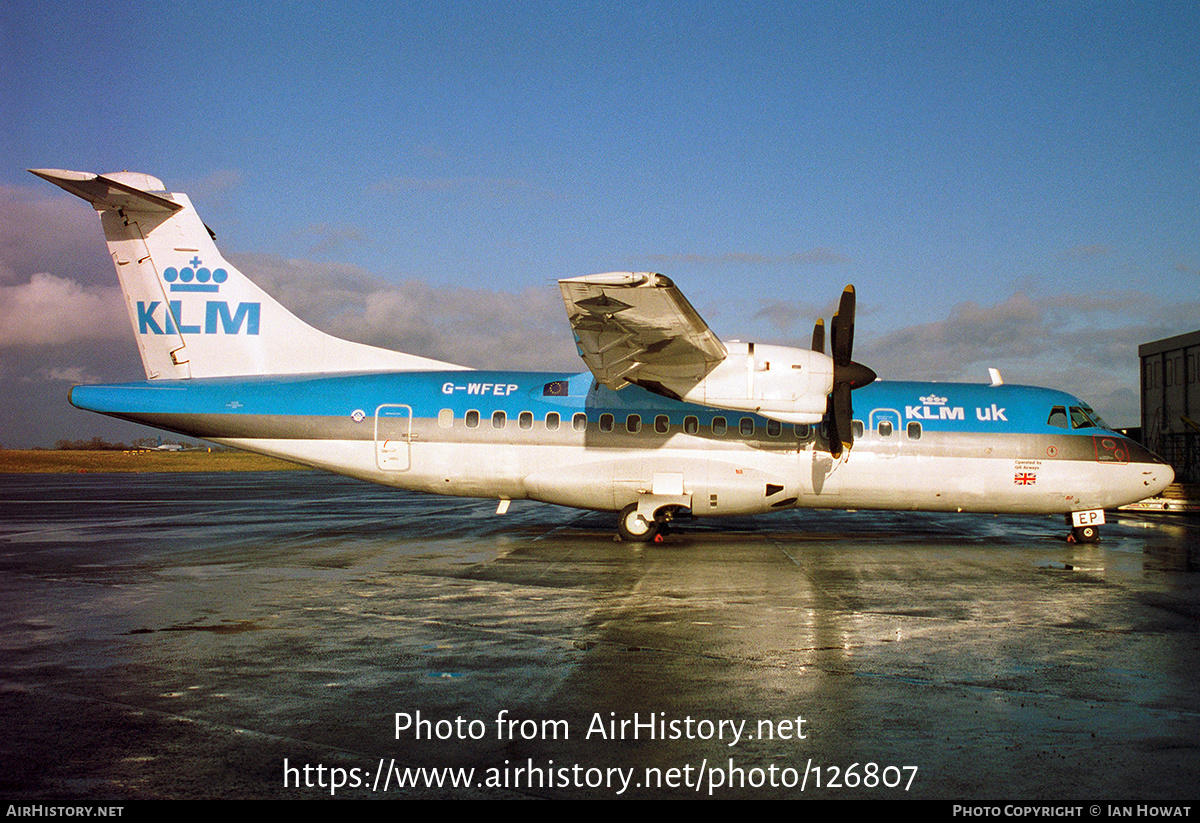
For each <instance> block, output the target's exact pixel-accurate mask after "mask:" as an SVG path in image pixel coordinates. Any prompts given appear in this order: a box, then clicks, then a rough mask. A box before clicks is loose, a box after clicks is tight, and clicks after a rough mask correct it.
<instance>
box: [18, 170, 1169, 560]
mask: <svg viewBox="0 0 1200 823" xmlns="http://www.w3.org/2000/svg"><path fill="white" fill-rule="evenodd" d="M30 171H31V172H32V173H33V174H36V175H37V176H38V177H41V178H43V179H45V180H47V181H49V182H51V183H54V184H55V185H57V186H59V187H61V188H63V189H65V190H66V191H68V192H70V193H71V194H74V195H77V196H79V197H81V198H83V199H84V200H86V201H88V202H89V203H91V204H92V206H93V207H94V208H95V209H96V210H97V211H98V212H99V216H100V223H101V226H102V227H103V230H104V234H105V237H106V239H107V242H108V249H109V252H110V254H111V255H112V259H113V264H114V266H115V267H116V271H117V276H118V279H119V280H120V283H121V288H122V291H123V293H124V296H125V301H126V304H127V308H128V311H129V318H130V322H131V324H132V326H133V331H134V337H135V338H136V340H137V344H138V347H139V350H140V352H141V357H142V363H143V365H144V367H145V371H146V380H145V381H141V382H132V383H120V384H113V385H79V386H74V387H73V388H72V389H71V393H70V402H71V403H72V404H73V405H75V406H77V407H78V408H81V409H87V410H90V411H94V412H99V413H101V414H105V415H110V416H113V417H117V418H121V419H124V420H131V421H134V422H137V423H144V424H147V425H150V426H154V427H157V428H160V429H165V430H167V431H172V432H177V433H180V434H184V435H189V436H193V437H198V438H203V439H206V440H210V441H214V442H217V443H221V444H224V445H228V446H233V447H236V448H239V449H244V450H247V451H251V452H259V453H262V454H267V455H272V456H275V457H280V458H283V459H286V460H290V461H294V462H297V463H302V464H306V465H309V466H313V467H317V468H320V469H325V470H328V471H331V472H336V473H338V474H343V475H348V476H350V477H355V478H359V479H362V480H366V481H371V482H375V483H381V484H384V485H387V486H393V487H397V488H402V489H410V490H415V491H420V492H431V493H435V494H446V495H459V496H467V497H481V498H493V499H496V500H497V501H498V505H497V513H498V514H502V513H504V512H506V511H507V510H508V505H509V503H510V501H512V500H518V499H531V500H538V501H543V502H546V503H554V504H558V505H562V506H573V507H578V508H583V509H593V510H602V511H611V512H617V513H618V515H617V531H618V534H619V535H620V537H621V538H623V539H624V540H627V541H633V542H646V541H651V540H657V541H661V539H662V536H663V534H665V533H667V532H668V531H669V530H670V528H671V525H672V523H673V521H675V520H676V519H677V518H679V517H680V516H691V517H710V516H722V515H747V514H758V513H764V512H773V511H781V510H786V509H791V508H825V509H849V510H863V509H887V510H912V511H941V512H989V513H1024V514H1056V513H1061V514H1063V515H1064V516H1065V517H1066V518H1067V519H1068V522H1069V523H1070V524H1071V526H1072V530H1071V533H1070V537H1069V538H1068V539H1074V540H1079V541H1086V542H1091V541H1093V540H1096V539H1098V534H1099V532H1098V527H1099V526H1100V525H1102V524H1103V523H1104V509H1107V508H1114V507H1117V506H1121V505H1124V504H1127V503H1132V502H1135V501H1137V500H1141V499H1143V498H1146V497H1151V496H1153V495H1155V494H1157V493H1159V492H1160V491H1162V490H1163V489H1164V488H1165V487H1166V486H1167V485H1169V484H1170V483H1171V482H1172V481H1173V479H1174V472H1173V471H1172V469H1171V467H1170V466H1169V465H1168V464H1167V463H1166V462H1164V461H1163V460H1162V459H1160V458H1159V457H1157V456H1156V455H1154V454H1152V453H1151V452H1149V451H1148V450H1147V449H1145V448H1144V447H1143V446H1141V445H1140V444H1138V443H1136V442H1134V441H1132V440H1130V439H1128V438H1126V437H1124V436H1122V435H1121V434H1118V433H1117V432H1115V431H1113V430H1112V429H1111V428H1109V427H1108V426H1107V425H1106V424H1105V423H1104V421H1103V420H1101V419H1100V417H1099V416H1098V415H1097V414H1096V413H1095V412H1094V411H1093V410H1092V409H1091V408H1090V407H1089V406H1088V405H1087V404H1086V403H1084V402H1082V401H1081V400H1079V399H1077V398H1075V397H1073V396H1071V395H1069V394H1066V393H1064V392H1060V391H1054V390H1051V389H1043V388H1036V387H1031V386H1017V385H1009V384H1005V383H1004V382H1003V379H1002V378H1001V377H1000V375H999V373H998V372H996V371H995V370H992V380H991V382H990V383H984V384H964V383H928V382H920V383H918V382H905V381H883V380H877V379H876V374H875V372H874V371H872V370H871V369H870V368H869V367H867V366H864V365H861V364H859V363H856V362H854V360H853V359H852V347H853V338H854V314H855V300H856V297H855V292H854V289H853V287H852V286H848V287H847V288H846V290H845V291H844V292H843V294H842V297H841V301H840V303H839V308H838V311H837V314H835V315H834V317H833V319H832V322H831V324H830V347H829V353H828V354H827V353H826V351H825V326H824V323H823V321H821V320H818V321H817V323H816V326H815V328H814V332H813V339H812V344H811V346H810V347H809V348H792V347H785V346H779V345H767V344H757V345H756V344H755V343H752V342H743V341H735V340H721V339H720V338H719V337H718V336H717V335H716V334H715V333H714V332H713V331H712V330H711V329H710V328H709V327H708V325H707V324H706V323H705V322H704V320H703V319H702V318H701V317H700V315H699V314H698V313H697V312H696V310H695V309H694V308H693V307H692V306H691V305H690V304H689V303H688V301H687V299H686V298H685V297H684V296H683V294H682V292H681V291H680V290H679V289H678V287H677V286H676V285H675V284H674V283H673V282H672V281H671V280H670V279H669V278H668V277H666V276H664V275H661V274H656V273H651V272H614V273H606V274H597V275H587V276H582V277H571V278H566V279H563V280H560V281H559V288H560V291H561V293H562V297H563V301H564V305H565V306H566V310H567V317H568V320H569V322H570V324H571V327H572V330H573V332H574V336H575V340H576V343H577V346H578V349H579V353H580V356H581V357H582V358H583V361H584V362H585V363H586V365H587V367H588V371H585V372H581V373H577V374H575V373H559V372H508V371H483V370H475V369H470V368H467V367H464V366H460V365H456V364H452V363H445V362H441V361H438V360H433V359H429V358H425V357H418V356H416V355H412V354H406V353H403V352H397V351H391V350H388V349H382V348H378V347H374V346H368V345H365V344H361V343H356V342H352V341H348V340H343V339H339V338H336V337H333V336H331V335H328V334H325V333H324V332H321V331H319V330H317V329H315V328H313V327H312V326H310V325H308V324H307V323H305V322H304V321H302V320H300V319H299V318H298V317H296V316H295V315H294V314H292V313H291V312H290V311H288V310H287V309H285V308H284V307H283V306H282V305H280V304H279V303H278V302H276V301H275V300H274V299H272V298H271V297H270V296H268V295H267V294H266V293H265V292H264V291H262V289H260V288H259V287H258V286H256V285H255V284H254V283H253V282H251V281H250V279H249V278H247V277H246V276H245V275H243V274H242V273H241V272H240V271H238V270H237V269H236V268H235V267H234V266H232V265H231V264H230V263H229V262H228V261H227V260H225V259H224V258H223V257H222V256H221V253H220V252H219V251H218V250H217V247H216V245H215V242H214V238H215V235H213V234H212V233H211V231H210V230H209V229H208V228H207V227H206V226H205V225H204V223H203V222H202V221H201V219H200V217H199V216H198V214H197V213H196V210H195V209H194V208H193V206H192V204H191V201H190V200H189V199H188V198H187V196H186V195H184V194H179V193H169V192H167V191H166V189H165V187H164V185H163V183H162V181H160V180H158V179H157V178H155V177H152V176H150V175H147V174H142V173H133V172H116V173H111V174H99V175H98V174H92V173H87V172H75V171H64V170H58V169H31V170H30ZM852 400H853V402H852Z"/></svg>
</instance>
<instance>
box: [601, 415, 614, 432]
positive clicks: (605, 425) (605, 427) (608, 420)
mask: <svg viewBox="0 0 1200 823" xmlns="http://www.w3.org/2000/svg"><path fill="white" fill-rule="evenodd" d="M615 420H616V418H615V417H613V416H612V415H611V414H602V415H600V431H602V432H610V431H612V430H613V424H614V421H615Z"/></svg>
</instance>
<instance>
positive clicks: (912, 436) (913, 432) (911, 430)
mask: <svg viewBox="0 0 1200 823" xmlns="http://www.w3.org/2000/svg"><path fill="white" fill-rule="evenodd" d="M908 439H909V440H920V439H921V424H920V423H918V422H917V421H916V420H913V421H911V422H910V423H909V424H908Z"/></svg>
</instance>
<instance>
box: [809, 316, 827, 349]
mask: <svg viewBox="0 0 1200 823" xmlns="http://www.w3.org/2000/svg"><path fill="white" fill-rule="evenodd" d="M812 350H813V351H819V352H820V353H821V354H824V353H825V321H824V320H822V319H821V318H819V317H818V318H817V324H816V325H815V326H813V339H812Z"/></svg>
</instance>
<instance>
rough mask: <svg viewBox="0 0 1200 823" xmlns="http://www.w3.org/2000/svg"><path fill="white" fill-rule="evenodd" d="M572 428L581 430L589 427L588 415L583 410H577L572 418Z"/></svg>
mask: <svg viewBox="0 0 1200 823" xmlns="http://www.w3.org/2000/svg"><path fill="white" fill-rule="evenodd" d="M571 428H573V429H574V430H575V431H577V432H581V431H583V430H584V429H586V428H587V415H586V414H584V413H583V412H577V413H576V415H575V416H574V417H572V418H571Z"/></svg>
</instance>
